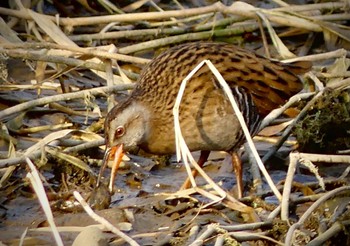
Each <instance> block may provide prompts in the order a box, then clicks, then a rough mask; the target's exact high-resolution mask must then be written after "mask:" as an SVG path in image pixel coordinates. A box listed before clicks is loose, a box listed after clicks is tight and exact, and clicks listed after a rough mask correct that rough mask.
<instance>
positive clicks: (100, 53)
mask: <svg viewBox="0 0 350 246" xmlns="http://www.w3.org/2000/svg"><path fill="white" fill-rule="evenodd" d="M143 31H147V30H143ZM0 47H1V48H3V49H8V50H12V49H24V50H26V49H50V50H51V49H57V50H67V51H72V52H76V53H79V54H84V55H89V56H93V57H99V58H104V59H113V60H119V61H124V62H131V63H138V64H147V63H148V62H149V60H148V59H145V58H140V57H135V56H128V55H123V54H118V53H110V52H106V51H104V50H102V49H101V47H100V48H99V47H93V48H81V47H75V46H69V45H59V44H54V43H48V42H46V43H28V42H27V43H20V44H13V43H1V44H0ZM102 48H103V47H102Z"/></svg>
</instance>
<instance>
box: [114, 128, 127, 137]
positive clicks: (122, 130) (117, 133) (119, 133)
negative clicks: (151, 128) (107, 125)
mask: <svg viewBox="0 0 350 246" xmlns="http://www.w3.org/2000/svg"><path fill="white" fill-rule="evenodd" d="M124 133H125V128H124V127H123V126H118V127H117V129H116V130H115V137H116V138H119V137H121V136H123V135H124Z"/></svg>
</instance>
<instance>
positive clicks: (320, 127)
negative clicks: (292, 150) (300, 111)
mask: <svg viewBox="0 0 350 246" xmlns="http://www.w3.org/2000/svg"><path fill="white" fill-rule="evenodd" d="M294 134H295V135H296V138H297V140H298V143H299V150H300V151H303V152H310V153H328V154H330V153H335V152H336V151H338V150H344V149H349V148H350V96H349V91H327V92H325V93H324V95H323V96H322V97H321V98H320V99H319V100H318V102H317V103H316V104H315V106H314V107H313V108H312V109H311V110H310V111H309V112H308V114H307V116H306V117H305V118H304V119H303V120H301V121H300V122H299V123H298V124H297V125H296V127H295V130H294Z"/></svg>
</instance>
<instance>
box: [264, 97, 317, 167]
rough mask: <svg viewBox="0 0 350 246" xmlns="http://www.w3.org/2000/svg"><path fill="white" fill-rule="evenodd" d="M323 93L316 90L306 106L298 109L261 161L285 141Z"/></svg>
mask: <svg viewBox="0 0 350 246" xmlns="http://www.w3.org/2000/svg"><path fill="white" fill-rule="evenodd" d="M322 94H323V91H320V92H318V93H317V94H316V95H315V96H314V97H313V98H312V99H311V100H310V101H309V102H308V103H307V104H306V106H305V107H304V108H303V109H302V110H301V111H300V113H299V115H298V116H297V117H296V118H295V119H294V120H293V123H292V124H290V125H289V126H288V127H287V128H286V129H285V130H284V132H283V133H282V136H281V138H280V140H279V141H278V143H277V144H275V145H274V146H272V147H271V148H270V150H269V151H268V152H267V153H266V154H265V155H264V157H263V158H262V161H263V162H266V161H267V160H268V159H270V157H271V156H272V155H273V154H274V153H276V151H277V150H278V149H279V148H280V147H281V146H282V144H283V143H284V141H286V139H287V138H288V136H289V134H290V133H291V132H292V129H293V127H294V126H295V124H296V123H297V122H298V121H299V120H301V119H302V118H304V117H305V115H306V114H307V112H308V111H309V108H311V107H312V106H313V105H314V103H315V102H316V101H317V100H318V98H319V97H321V95H322Z"/></svg>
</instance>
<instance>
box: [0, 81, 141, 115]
mask: <svg viewBox="0 0 350 246" xmlns="http://www.w3.org/2000/svg"><path fill="white" fill-rule="evenodd" d="M133 88H134V85H133V84H122V85H115V86H113V87H99V88H94V89H89V90H83V91H77V92H71V93H66V94H61V95H54V96H47V97H43V98H39V99H36V100H32V101H29V102H25V103H21V104H18V105H16V106H13V107H10V108H7V109H4V110H2V111H0V120H3V119H5V117H8V116H10V115H12V114H16V113H19V112H22V111H24V110H28V109H30V108H33V107H36V106H40V105H45V104H47V103H51V102H57V101H64V100H72V99H77V98H84V97H85V95H87V94H91V95H105V94H106V93H111V92H113V91H121V90H130V89H133Z"/></svg>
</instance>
